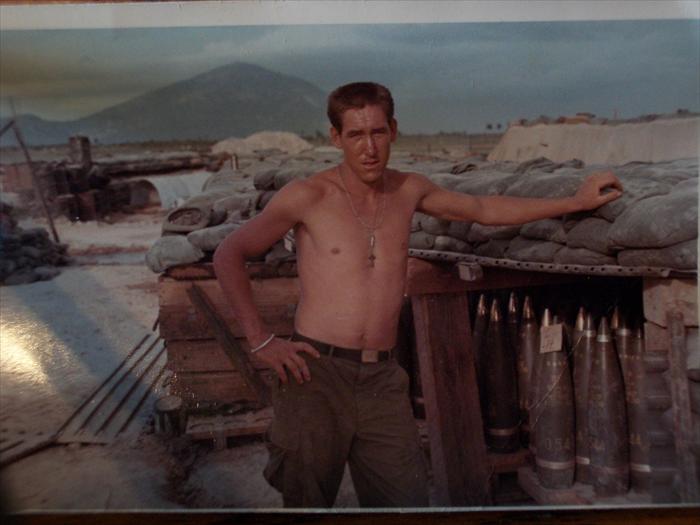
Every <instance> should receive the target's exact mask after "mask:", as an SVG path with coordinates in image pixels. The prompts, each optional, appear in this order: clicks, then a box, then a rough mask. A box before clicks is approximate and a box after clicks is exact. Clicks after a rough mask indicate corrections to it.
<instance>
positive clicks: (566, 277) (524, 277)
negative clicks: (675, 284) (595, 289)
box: [405, 257, 611, 295]
mask: <svg viewBox="0 0 700 525" xmlns="http://www.w3.org/2000/svg"><path fill="white" fill-rule="evenodd" d="M482 270H483V278H481V279H479V280H478V281H465V280H463V279H461V278H460V275H459V268H458V266H457V265H456V264H454V263H446V262H431V261H425V260H423V259H417V258H415V257H409V258H408V266H407V270H406V289H405V292H406V295H420V294H437V293H455V292H468V291H477V290H478V291H483V290H496V289H501V288H520V287H525V286H542V285H555V284H565V283H573V282H580V281H589V282H604V280H605V279H611V278H610V277H603V276H594V277H593V276H586V275H572V274H552V273H546V272H528V271H522V270H511V269H507V268H492V267H487V266H482Z"/></svg>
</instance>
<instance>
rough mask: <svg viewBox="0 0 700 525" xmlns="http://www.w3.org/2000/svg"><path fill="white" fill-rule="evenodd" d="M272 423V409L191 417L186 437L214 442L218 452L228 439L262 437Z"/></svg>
mask: <svg viewBox="0 0 700 525" xmlns="http://www.w3.org/2000/svg"><path fill="white" fill-rule="evenodd" d="M271 421H272V407H265V408H263V409H262V410H257V411H252V412H244V413H242V414H233V415H215V416H189V417H188V418H187V428H186V430H185V435H187V436H189V437H190V438H191V439H193V440H195V441H206V440H212V441H213V442H214V448H215V449H216V450H223V449H225V448H226V440H227V439H228V438H230V437H236V436H259V435H262V434H264V433H265V431H266V430H267V427H268V426H270V422H271Z"/></svg>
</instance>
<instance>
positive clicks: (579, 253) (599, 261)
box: [554, 246, 617, 266]
mask: <svg viewBox="0 0 700 525" xmlns="http://www.w3.org/2000/svg"><path fill="white" fill-rule="evenodd" d="M554 262H555V263H557V264H586V265H591V266H598V265H605V264H608V265H616V264H617V259H616V258H615V257H612V256H610V255H604V254H602V253H598V252H594V251H592V250H587V249H586V248H569V247H567V246H564V247H563V248H562V249H561V250H559V251H558V252H557V253H555V254H554Z"/></svg>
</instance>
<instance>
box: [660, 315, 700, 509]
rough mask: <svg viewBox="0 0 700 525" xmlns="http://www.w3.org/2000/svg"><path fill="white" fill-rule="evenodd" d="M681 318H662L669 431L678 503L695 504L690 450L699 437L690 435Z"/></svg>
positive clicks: (699, 496) (697, 493) (699, 495)
mask: <svg viewBox="0 0 700 525" xmlns="http://www.w3.org/2000/svg"><path fill="white" fill-rule="evenodd" d="M683 317H684V316H683V312H681V311H678V310H673V311H669V312H668V314H667V317H666V319H667V324H668V330H669V335H670V340H671V351H670V353H669V370H670V373H671V402H672V411H673V427H674V429H673V430H674V440H675V444H676V458H677V461H678V470H679V472H680V475H681V486H680V496H681V501H682V502H684V503H697V502H698V501H699V500H700V486H699V480H698V469H697V463H696V459H695V456H694V455H693V453H692V451H691V447H692V446H693V444H694V443H696V442H697V441H698V440H700V436H695V435H694V432H693V416H692V414H691V411H690V392H689V390H688V371H687V365H686V363H687V356H686V347H685V345H686V339H685V326H684V324H683Z"/></svg>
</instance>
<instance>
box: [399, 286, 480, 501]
mask: <svg viewBox="0 0 700 525" xmlns="http://www.w3.org/2000/svg"><path fill="white" fill-rule="evenodd" d="M462 282H463V281H462ZM411 301H412V307H413V316H414V323H415V331H416V347H417V350H418V358H419V363H420V370H421V381H422V387H423V397H424V398H425V412H426V419H427V423H428V435H429V439H430V457H431V463H432V470H433V479H434V484H435V488H436V501H435V504H436V505H485V504H488V503H489V502H490V500H491V496H490V483H489V479H490V476H491V469H490V465H489V463H488V459H487V456H486V444H485V442H484V435H483V424H482V419H481V409H480V406H479V393H478V391H477V387H476V369H475V366H474V355H473V352H472V347H471V335H470V332H471V330H470V327H469V303H468V301H467V296H466V294H444V295H420V296H416V297H413V298H412V299H411Z"/></svg>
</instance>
